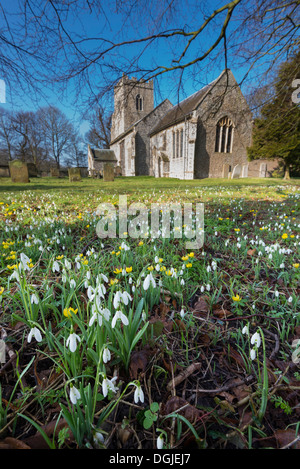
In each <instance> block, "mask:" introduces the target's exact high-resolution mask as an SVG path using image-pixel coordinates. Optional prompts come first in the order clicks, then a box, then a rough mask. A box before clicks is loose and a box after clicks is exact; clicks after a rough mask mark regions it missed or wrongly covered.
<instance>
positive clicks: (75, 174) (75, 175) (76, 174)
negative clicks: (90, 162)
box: [68, 168, 81, 182]
mask: <svg viewBox="0 0 300 469" xmlns="http://www.w3.org/2000/svg"><path fill="white" fill-rule="evenodd" d="M68 171H69V181H70V182H80V181H81V173H80V168H69V170H68Z"/></svg>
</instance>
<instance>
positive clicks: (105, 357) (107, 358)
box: [103, 347, 111, 363]
mask: <svg viewBox="0 0 300 469" xmlns="http://www.w3.org/2000/svg"><path fill="white" fill-rule="evenodd" d="M110 359H111V354H110V350H109V348H108V347H105V348H104V350H103V361H104V363H108V362H109V361H110Z"/></svg>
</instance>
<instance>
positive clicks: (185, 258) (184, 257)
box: [181, 256, 189, 261]
mask: <svg viewBox="0 0 300 469" xmlns="http://www.w3.org/2000/svg"><path fill="white" fill-rule="evenodd" d="M188 258H189V256H182V258H181V259H182V260H183V261H187V260H188Z"/></svg>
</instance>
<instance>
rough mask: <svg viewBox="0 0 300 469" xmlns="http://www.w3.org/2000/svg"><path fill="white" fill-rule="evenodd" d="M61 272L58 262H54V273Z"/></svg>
mask: <svg viewBox="0 0 300 469" xmlns="http://www.w3.org/2000/svg"><path fill="white" fill-rule="evenodd" d="M59 270H60V269H59V263H58V262H57V261H54V262H53V265H52V272H59Z"/></svg>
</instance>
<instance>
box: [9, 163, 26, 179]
mask: <svg viewBox="0 0 300 469" xmlns="http://www.w3.org/2000/svg"><path fill="white" fill-rule="evenodd" d="M9 171H10V177H11V180H12V182H21V183H24V184H27V183H28V182H29V174H28V167H27V163H25V162H24V161H20V160H13V161H10V163H9Z"/></svg>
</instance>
